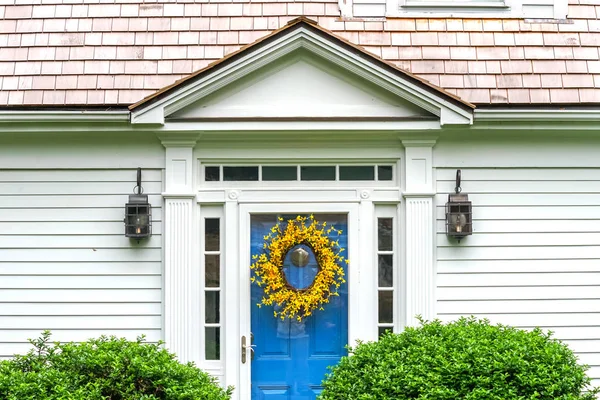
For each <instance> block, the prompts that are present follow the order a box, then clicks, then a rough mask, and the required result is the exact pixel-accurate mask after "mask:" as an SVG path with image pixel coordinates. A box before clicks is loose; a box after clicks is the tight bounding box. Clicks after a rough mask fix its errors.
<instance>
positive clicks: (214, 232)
mask: <svg viewBox="0 0 600 400" xmlns="http://www.w3.org/2000/svg"><path fill="white" fill-rule="evenodd" d="M219 239H220V229H219V218H206V219H205V220H204V250H205V251H219V249H220V247H219Z"/></svg>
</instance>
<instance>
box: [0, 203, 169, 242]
mask: <svg viewBox="0 0 600 400" xmlns="http://www.w3.org/2000/svg"><path fill="white" fill-rule="evenodd" d="M124 210H125V209H124V208H123V211H122V212H123V213H125V211H124ZM88 212H93V211H89V210H88ZM161 227H162V225H161V224H160V221H157V220H156V219H155V217H153V218H152V234H153V235H160V234H161ZM0 232H2V233H4V234H5V235H13V236H14V235H27V236H40V235H86V234H90V233H94V234H96V235H123V234H125V227H124V225H123V219H121V220H119V221H40V222H34V221H27V222H18V221H13V222H0ZM0 240H1V239H0ZM140 243H141V242H140ZM0 246H1V244H0Z"/></svg>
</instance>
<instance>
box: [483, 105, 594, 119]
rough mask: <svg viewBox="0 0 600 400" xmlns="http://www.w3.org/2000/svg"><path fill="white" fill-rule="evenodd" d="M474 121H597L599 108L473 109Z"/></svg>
mask: <svg viewBox="0 0 600 400" xmlns="http://www.w3.org/2000/svg"><path fill="white" fill-rule="evenodd" d="M474 120H475V122H538V121H539V122H547V121H559V122H598V121H600V108H596V109H590V110H585V109H565V108H556V109H542V110H527V109H513V108H506V109H475V111H474Z"/></svg>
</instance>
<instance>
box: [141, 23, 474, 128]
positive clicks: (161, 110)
mask: <svg viewBox="0 0 600 400" xmlns="http://www.w3.org/2000/svg"><path fill="white" fill-rule="evenodd" d="M300 48H303V49H306V50H308V51H310V52H311V53H314V54H317V55H319V56H321V57H323V58H325V59H326V60H327V61H328V62H331V63H333V64H336V65H338V66H339V67H341V68H343V69H345V70H347V71H349V72H352V73H354V74H356V75H358V76H360V77H362V78H363V79H365V80H367V81H369V82H371V83H372V84H374V85H375V86H379V87H380V88H382V89H384V90H386V91H388V92H391V93H393V94H395V95H396V96H399V97H401V98H403V99H405V100H407V101H409V102H411V103H413V104H415V105H417V106H419V107H421V108H423V109H425V110H427V111H429V112H430V113H432V114H434V115H438V116H440V123H441V124H442V125H444V124H461V125H469V124H471V123H472V122H473V116H472V110H467V109H465V108H464V107H461V106H458V105H457V104H454V103H453V102H451V101H450V100H448V98H445V96H444V95H443V94H441V93H434V92H433V91H434V90H435V89H431V91H427V90H423V88H422V87H421V86H420V85H417V84H416V83H413V82H410V81H409V79H408V78H405V77H402V76H400V75H399V74H398V73H393V72H390V71H389V70H387V69H385V68H383V67H381V66H379V65H377V64H376V63H374V62H371V60H368V59H367V58H366V57H365V56H364V55H362V54H355V53H353V52H351V51H349V50H347V49H345V48H343V47H342V46H341V45H338V44H337V43H334V41H333V40H331V39H330V38H327V37H323V36H322V35H320V34H317V33H315V32H312V31H311V30H309V29H307V28H306V27H302V26H301V27H299V28H297V29H293V30H290V31H289V32H287V33H285V34H284V35H282V36H281V37H279V38H277V39H276V40H272V41H271V42H269V43H267V44H265V45H262V46H261V47H260V48H257V49H254V51H250V52H248V53H247V54H245V55H244V56H241V57H240V58H239V59H237V60H234V61H232V62H230V63H229V64H227V65H223V66H220V67H218V68H216V69H215V70H213V71H212V72H210V73H208V74H207V75H206V76H204V77H201V78H199V79H197V80H196V81H191V82H188V83H186V84H184V85H182V86H181V87H178V88H176V89H174V90H173V92H172V93H171V94H169V95H167V96H165V97H163V98H158V99H156V100H155V101H154V102H153V103H150V104H145V105H141V106H140V107H138V108H135V109H134V110H133V111H132V117H131V121H132V123H133V124H164V123H165V117H167V116H168V115H171V114H172V113H175V112H176V111H178V110H181V109H182V108H184V107H186V106H188V105H190V104H192V103H194V102H196V101H198V100H200V99H202V98H204V97H205V96H208V95H209V94H211V93H214V92H215V91H217V90H219V89H221V88H222V87H224V86H225V85H228V84H231V83H233V82H234V81H236V80H237V79H239V78H241V77H243V76H246V75H248V74H249V73H251V72H253V71H256V70H258V69H260V68H262V67H264V66H265V65H267V64H269V63H271V62H273V61H274V60H276V59H279V58H281V57H283V56H285V55H287V54H290V53H291V52H293V51H294V50H297V49H300ZM265 124H266V123H265V122H263V123H261V125H262V126H263V128H262V129H264V125H265ZM267 124H268V123H267ZM282 129H288V128H287V127H285V125H284V127H282ZM354 129H358V128H357V127H355V128H354ZM202 130H205V128H204V126H202Z"/></svg>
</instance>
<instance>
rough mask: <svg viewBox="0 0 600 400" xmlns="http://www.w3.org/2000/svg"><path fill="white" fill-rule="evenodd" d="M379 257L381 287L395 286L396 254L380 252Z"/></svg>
mask: <svg viewBox="0 0 600 400" xmlns="http://www.w3.org/2000/svg"><path fill="white" fill-rule="evenodd" d="M377 258H378V261H379V262H378V264H379V287H392V286H394V275H393V274H394V272H393V271H394V267H393V265H394V256H392V255H391V254H380V255H379V256H377Z"/></svg>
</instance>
